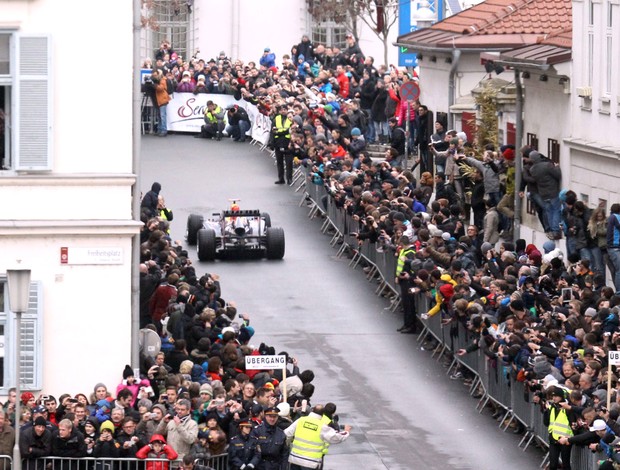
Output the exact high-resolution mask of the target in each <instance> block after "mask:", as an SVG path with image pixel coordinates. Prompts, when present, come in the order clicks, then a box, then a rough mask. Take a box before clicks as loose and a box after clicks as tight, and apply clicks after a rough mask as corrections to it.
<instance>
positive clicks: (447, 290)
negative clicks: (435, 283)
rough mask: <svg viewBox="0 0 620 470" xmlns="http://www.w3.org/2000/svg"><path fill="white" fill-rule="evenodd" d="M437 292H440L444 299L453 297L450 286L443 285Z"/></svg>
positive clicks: (452, 288) (452, 290) (452, 289)
mask: <svg viewBox="0 0 620 470" xmlns="http://www.w3.org/2000/svg"><path fill="white" fill-rule="evenodd" d="M439 292H441V295H443V296H444V297H445V298H446V299H450V298H452V297H453V296H454V287H453V286H452V284H444V285H443V286H441V287H440V288H439Z"/></svg>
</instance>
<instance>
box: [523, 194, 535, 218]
mask: <svg viewBox="0 0 620 470" xmlns="http://www.w3.org/2000/svg"><path fill="white" fill-rule="evenodd" d="M526 201H527V202H526V203H525V211H526V212H527V213H528V214H530V215H536V205H535V204H534V203H533V202H532V200H531V199H530V198H529V197H528V198H527V199H526Z"/></svg>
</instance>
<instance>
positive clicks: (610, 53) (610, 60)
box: [605, 0, 615, 95]
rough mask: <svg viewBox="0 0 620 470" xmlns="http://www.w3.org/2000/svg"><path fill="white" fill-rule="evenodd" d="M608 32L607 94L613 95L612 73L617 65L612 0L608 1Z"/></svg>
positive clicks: (606, 35)
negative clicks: (615, 64) (614, 47)
mask: <svg viewBox="0 0 620 470" xmlns="http://www.w3.org/2000/svg"><path fill="white" fill-rule="evenodd" d="M605 23H606V25H607V30H606V32H605V37H606V42H607V51H606V53H607V60H606V61H605V67H606V70H605V94H607V95H610V94H611V88H612V83H613V82H612V80H613V78H612V71H613V66H614V63H615V60H614V56H613V29H612V27H613V7H612V2H611V0H607V18H606V22H605Z"/></svg>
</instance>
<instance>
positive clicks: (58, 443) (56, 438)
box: [52, 428, 86, 458]
mask: <svg viewBox="0 0 620 470" xmlns="http://www.w3.org/2000/svg"><path fill="white" fill-rule="evenodd" d="M52 455H53V456H54V457H72V458H80V457H86V443H85V442H84V436H83V435H82V433H81V432H79V431H77V430H76V429H75V428H74V429H72V430H71V434H70V435H69V437H68V438H67V439H63V438H61V437H60V434H59V433H58V430H55V432H54V435H53V437H52Z"/></svg>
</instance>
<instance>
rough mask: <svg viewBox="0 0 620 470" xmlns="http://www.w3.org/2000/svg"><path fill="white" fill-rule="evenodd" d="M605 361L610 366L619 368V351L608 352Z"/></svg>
mask: <svg viewBox="0 0 620 470" xmlns="http://www.w3.org/2000/svg"><path fill="white" fill-rule="evenodd" d="M607 360H608V361H609V364H610V365H612V366H620V351H609V355H608V357H607Z"/></svg>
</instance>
